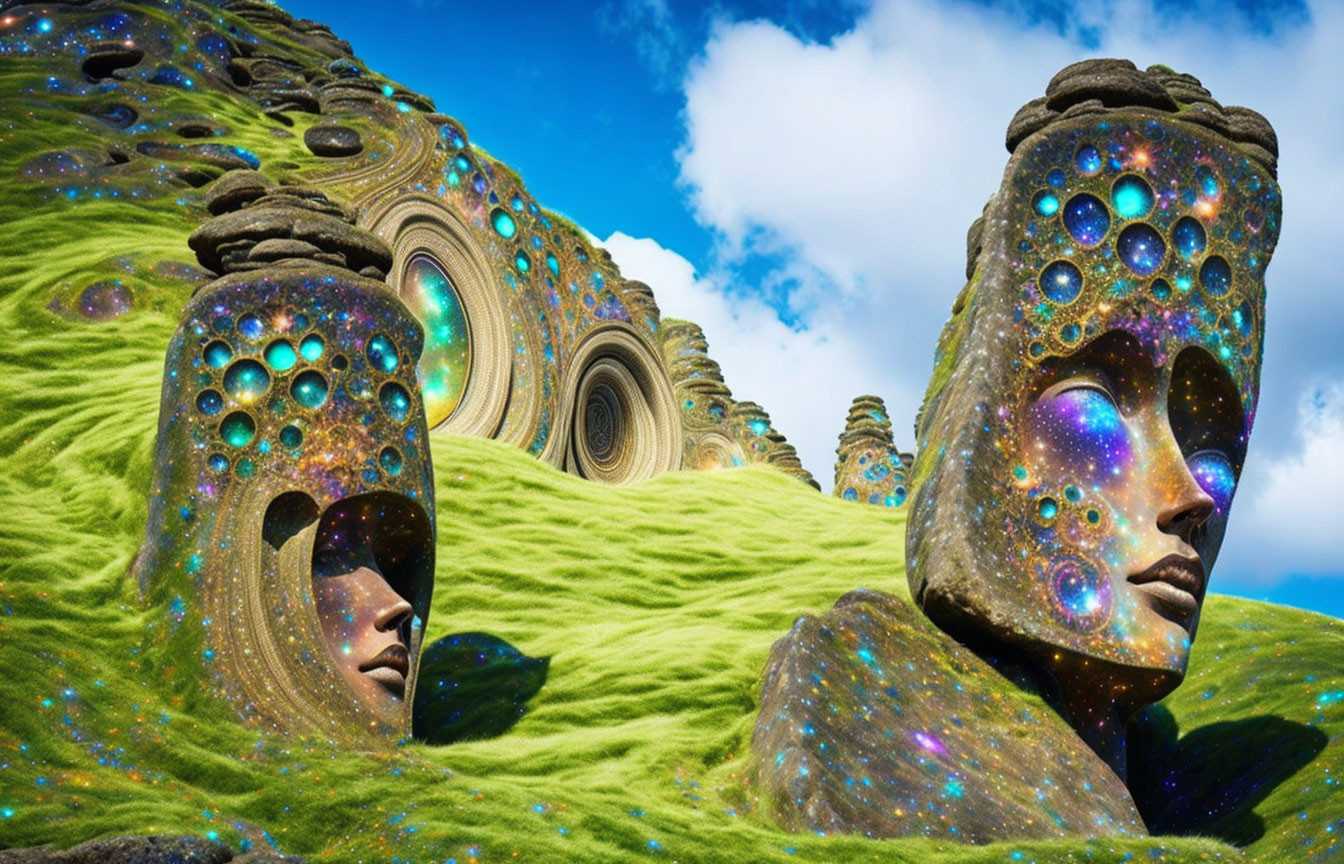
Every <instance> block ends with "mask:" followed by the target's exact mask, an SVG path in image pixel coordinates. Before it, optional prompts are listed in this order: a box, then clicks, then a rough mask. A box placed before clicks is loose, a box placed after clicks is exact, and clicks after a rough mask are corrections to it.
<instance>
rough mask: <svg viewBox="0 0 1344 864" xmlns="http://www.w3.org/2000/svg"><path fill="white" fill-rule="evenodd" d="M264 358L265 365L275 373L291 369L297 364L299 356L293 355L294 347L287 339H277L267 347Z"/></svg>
mask: <svg viewBox="0 0 1344 864" xmlns="http://www.w3.org/2000/svg"><path fill="white" fill-rule="evenodd" d="M265 357H266V364H267V365H268V366H270V367H271V368H272V369H274V370H275V371H277V372H284V371H286V370H289V369H292V368H294V364H295V363H297V362H299V355H298V354H295V353H294V346H293V345H290V344H289V341H288V340H287V339H277V340H275V341H274V342H272V343H271V344H270V345H267V346H266V354H265Z"/></svg>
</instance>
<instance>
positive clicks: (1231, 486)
mask: <svg viewBox="0 0 1344 864" xmlns="http://www.w3.org/2000/svg"><path fill="white" fill-rule="evenodd" d="M1168 82H1170V83H1171V84H1172V87H1173V91H1172V92H1171V93H1168V91H1167V90H1166V89H1165V86H1164V85H1165V84H1166V83H1168ZM1177 85H1179V86H1177ZM1140 91H1141V92H1140ZM1136 93H1137V94H1138V95H1133V94H1136ZM1145 93H1146V94H1150V95H1152V99H1151V100H1148V101H1143V100H1142V99H1139V96H1141V95H1142V94H1145ZM1199 93H1203V96H1201V98H1200V99H1199V100H1198V101H1197V102H1193V105H1191V106H1187V107H1183V108H1181V109H1180V110H1178V111H1176V112H1175V113H1167V112H1164V111H1161V110H1159V109H1160V107H1161V106H1152V103H1153V102H1154V101H1160V100H1158V97H1159V96H1165V98H1166V99H1168V100H1170V106H1168V107H1172V108H1175V107H1176V100H1178V99H1181V100H1184V99H1185V98H1190V99H1191V100H1193V99H1194V96H1195V95H1198V94H1199ZM1047 94H1048V95H1047V103H1046V108H1047V109H1048V108H1050V107H1052V106H1055V107H1060V108H1063V109H1065V110H1064V113H1062V114H1060V115H1058V116H1056V117H1054V118H1052V119H1051V120H1050V122H1048V125H1045V126H1044V128H1041V129H1040V130H1039V131H1036V132H1035V133H1033V134H1031V135H1030V136H1029V137H1026V138H1025V139H1024V140H1022V141H1021V142H1020V143H1018V144H1017V146H1016V148H1015V149H1014V151H1013V157H1012V159H1011V160H1010V161H1009V163H1008V167H1007V169H1006V172H1005V175H1004V185H1003V188H1002V190H1001V191H1000V192H999V193H998V195H996V196H995V198H994V199H993V200H992V201H991V203H990V205H989V207H988V209H987V212H986V215H985V218H984V221H983V226H984V227H983V232H982V234H981V237H980V240H979V244H978V245H979V246H980V252H979V256H978V260H977V263H976V265H975V268H974V274H973V275H972V277H971V281H970V283H969V284H968V285H967V287H966V289H965V290H964V291H963V295H962V296H961V297H960V298H959V299H958V301H957V304H956V307H955V308H954V310H953V312H954V315H953V318H952V320H951V321H950V322H949V324H948V325H947V328H946V329H945V331H944V333H943V336H942V339H941V341H940V343H939V347H938V357H937V361H936V363H937V368H936V369H935V373H934V379H933V381H932V383H931V384H930V387H929V391H928V393H927V395H926V400H925V405H924V408H923V410H922V412H921V417H920V420H919V423H918V428H917V434H918V441H919V458H918V460H917V462H916V464H915V485H916V488H917V490H918V491H917V492H916V494H915V500H914V506H913V510H912V513H911V516H910V527H909V532H908V534H907V549H906V551H907V556H908V565H909V567H908V571H907V572H908V575H909V581H910V588H911V591H912V593H913V594H914V596H915V599H916V601H917V602H918V603H919V604H920V606H921V607H922V608H923V609H924V611H925V612H926V614H928V615H929V617H930V618H931V619H933V620H934V621H935V622H936V623H938V625H939V626H940V627H942V628H943V629H945V630H947V631H948V632H949V633H951V634H953V635H955V636H956V637H957V638H959V639H961V640H962V641H965V642H968V643H975V644H977V645H982V646H984V647H985V649H986V650H987V651H989V652H990V653H991V654H998V653H1000V652H1014V653H1016V652H1020V654H1021V655H1022V658H1023V660H1024V661H1025V662H1026V663H1027V664H1028V665H1030V666H1032V667H1034V668H1036V669H1037V670H1038V671H1039V672H1041V673H1042V674H1043V675H1044V676H1045V677H1046V678H1047V679H1048V680H1049V682H1050V686H1053V687H1057V688H1058V693H1059V700H1060V703H1061V707H1062V709H1063V712H1064V715H1065V716H1066V718H1067V719H1068V720H1069V722H1070V723H1071V724H1072V725H1073V726H1074V727H1075V728H1077V729H1078V730H1079V732H1080V734H1082V735H1083V736H1084V737H1085V738H1087V739H1088V740H1089V741H1090V742H1091V743H1092V744H1093V746H1094V747H1095V748H1096V749H1098V752H1100V753H1101V754H1102V755H1103V756H1104V757H1105V758H1106V759H1107V760H1108V762H1110V763H1111V764H1112V765H1113V766H1114V767H1115V768H1116V769H1117V770H1118V771H1123V761H1124V756H1123V749H1124V748H1123V732H1124V723H1125V721H1126V719H1127V718H1128V716H1129V715H1130V714H1131V713H1132V712H1133V711H1134V710H1135V709H1136V708H1138V707H1139V706H1142V705H1144V704H1147V703H1149V702H1153V701H1155V700H1157V699H1160V698H1161V697H1162V696H1164V695H1165V694H1166V693H1168V692H1169V691H1170V690H1171V689H1172V688H1173V687H1175V686H1176V685H1177V684H1178V683H1179V682H1180V680H1181V678H1182V676H1183V675H1184V672H1185V667H1186V662H1187V660H1188V658H1189V651H1190V644H1191V640H1193V639H1194V636H1195V631H1196V629H1197V627H1198V623H1199V606H1200V603H1201V602H1202V600H1203V597H1204V592H1205V590H1206V588H1207V585H1208V576H1209V573H1210V571H1211V570H1212V568H1213V564H1214V560H1215V559H1216V558H1217V554H1218V547H1219V545H1220V544H1221V542H1222V538H1223V531H1224V529H1225V528H1226V525H1227V516H1228V510H1229V508H1230V506H1231V503H1232V495H1233V492H1234V491H1235V488H1236V484H1237V478H1238V476H1239V475H1240V472H1241V465H1242V461H1243V459H1244V458H1245V454H1246V442H1247V438H1248V436H1249V434H1250V429H1251V422H1252V419H1253V418H1254V415H1255V406H1256V396H1257V390H1258V385H1259V374H1260V360H1261V353H1262V346H1263V341H1264V329H1263V325H1264V309H1265V305H1264V300H1265V284H1264V272H1265V267H1266V266H1267V265H1268V264H1269V259H1270V255H1271V254H1272V253H1273V251H1274V245H1275V241H1276V240H1277V238H1278V228H1279V215H1280V210H1281V204H1280V198H1279V190H1278V186H1277V184H1276V183H1275V182H1274V170H1273V157H1272V156H1270V155H1269V151H1268V149H1267V148H1273V147H1275V146H1276V145H1275V144H1274V140H1273V133H1272V131H1269V127H1268V124H1267V123H1265V121H1264V120H1263V118H1260V117H1259V115H1256V114H1254V112H1250V111H1248V110H1247V109H1228V110H1227V111H1226V112H1223V111H1222V110H1221V109H1218V108H1217V106H1216V103H1212V100H1211V98H1210V97H1208V96H1207V93H1206V91H1202V90H1199V89H1198V83H1197V82H1194V81H1193V79H1190V78H1189V77H1188V76H1185V77H1181V76H1175V75H1174V73H1170V72H1169V71H1168V70H1164V69H1161V68H1155V69H1154V70H1152V71H1150V72H1147V73H1144V72H1139V71H1138V70H1136V69H1133V68H1132V66H1129V65H1128V64H1126V63H1123V62H1122V61H1091V62H1089V63H1085V64H1079V65H1078V66H1074V67H1069V68H1067V69H1065V70H1064V71H1063V72H1061V73H1060V74H1059V75H1057V76H1056V78H1055V80H1054V81H1052V82H1051V86H1050V88H1049V90H1048V91H1047ZM1088 98H1091V99H1098V100H1100V103H1099V104H1098V103H1089V102H1087V101H1085V100H1087V99H1088ZM1117 102H1118V103H1119V104H1120V105H1122V106H1123V105H1130V106H1135V107H1121V108H1117V109H1115V110H1108V109H1106V108H1104V107H1103V106H1105V105H1107V104H1116V103H1117ZM1196 105H1197V106H1199V107H1198V108H1196V107H1194V106H1196ZM1149 106H1152V107H1149ZM1215 110H1216V116H1218V117H1219V118H1220V121H1221V122H1215V123H1209V122H1208V121H1207V118H1208V117H1210V116H1215ZM1071 115H1072V116H1071ZM1247 141H1250V142H1252V143H1251V145H1250V146H1246V145H1245V142H1247ZM1255 142H1260V143H1255Z"/></svg>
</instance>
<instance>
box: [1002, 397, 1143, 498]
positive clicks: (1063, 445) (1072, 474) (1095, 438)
mask: <svg viewBox="0 0 1344 864" xmlns="http://www.w3.org/2000/svg"><path fill="white" fill-rule="evenodd" d="M1027 422H1028V427H1029V428H1028V434H1027V441H1028V442H1029V445H1028V450H1029V452H1028V454H1027V461H1028V463H1029V464H1032V465H1033V467H1034V469H1035V470H1034V471H1033V473H1034V474H1035V475H1036V476H1037V477H1039V478H1041V480H1042V481H1047V482H1048V481H1050V480H1053V481H1055V482H1057V483H1061V484H1065V483H1073V484H1075V485H1077V486H1079V487H1081V488H1083V489H1091V488H1104V487H1108V486H1112V485H1116V484H1118V483H1122V482H1124V481H1125V480H1126V479H1127V478H1128V477H1129V476H1130V475H1131V474H1132V469H1133V464H1134V446H1133V444H1132V442H1131V438H1130V432H1129V429H1128V427H1127V426H1126V424H1125V420H1124V418H1123V417H1121V416H1120V412H1119V410H1118V409H1117V408H1116V406H1115V403H1114V402H1112V401H1111V399H1110V398H1109V397H1108V396H1106V395H1105V394H1104V393H1102V392H1100V391H1098V390H1095V389H1090V388H1081V387H1080V388H1072V389H1068V390H1064V391H1063V392H1060V393H1058V394H1055V395H1052V396H1048V397H1042V398H1041V399H1039V400H1037V402H1036V403H1035V404H1034V405H1033V406H1032V408H1031V410H1030V412H1029V417H1028V421H1027Z"/></svg>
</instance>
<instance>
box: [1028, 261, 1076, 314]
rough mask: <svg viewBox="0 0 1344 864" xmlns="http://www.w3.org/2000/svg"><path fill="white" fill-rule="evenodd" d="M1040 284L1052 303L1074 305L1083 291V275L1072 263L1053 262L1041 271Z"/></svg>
mask: <svg viewBox="0 0 1344 864" xmlns="http://www.w3.org/2000/svg"><path fill="white" fill-rule="evenodd" d="M1038 283H1039V284H1040V286H1041V291H1042V292H1043V293H1044V294H1045V296H1046V297H1048V298H1050V300H1051V302H1053V303H1059V304H1064V303H1072V302H1073V301H1074V300H1075V299H1077V297H1078V295H1079V294H1080V293H1081V292H1082V290H1083V274H1082V272H1081V271H1080V270H1079V269H1078V268H1077V267H1075V266H1074V265H1073V262H1071V261H1063V260H1061V261H1052V262H1050V263H1049V264H1047V265H1045V269H1044V270H1042V271H1041V277H1040V279H1039V280H1038Z"/></svg>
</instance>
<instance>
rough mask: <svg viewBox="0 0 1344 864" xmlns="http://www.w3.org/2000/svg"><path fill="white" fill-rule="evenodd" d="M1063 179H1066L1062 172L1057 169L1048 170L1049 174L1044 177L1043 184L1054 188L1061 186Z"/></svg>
mask: <svg viewBox="0 0 1344 864" xmlns="http://www.w3.org/2000/svg"><path fill="white" fill-rule="evenodd" d="M1065 179H1067V178H1065V176H1064V172H1063V171H1061V170H1060V169H1058V168H1052V169H1050V173H1049V174H1046V175H1045V182H1046V183H1049V184H1050V185H1051V186H1055V187H1059V186H1063V185H1064V181H1065Z"/></svg>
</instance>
